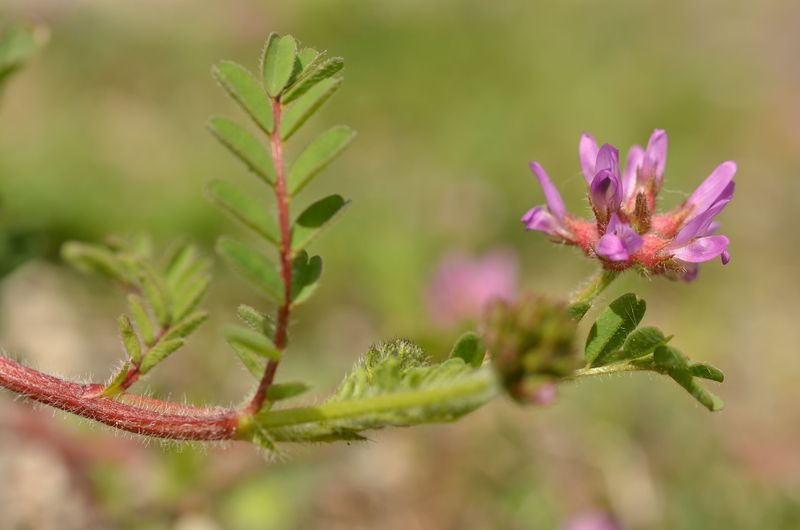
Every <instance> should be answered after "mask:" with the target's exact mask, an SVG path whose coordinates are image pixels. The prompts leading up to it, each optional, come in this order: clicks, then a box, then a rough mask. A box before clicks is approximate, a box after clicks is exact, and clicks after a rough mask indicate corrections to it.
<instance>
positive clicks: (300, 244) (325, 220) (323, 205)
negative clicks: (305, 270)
mask: <svg viewBox="0 0 800 530" xmlns="http://www.w3.org/2000/svg"><path fill="white" fill-rule="evenodd" d="M348 204H349V202H348V201H345V200H344V199H343V198H342V196H341V195H329V196H328V197H325V198H324V199H320V200H318V201H317V202H315V203H314V204H312V205H311V206H309V207H308V208H306V209H305V210H304V211H303V213H301V214H300V216H299V217H298V218H297V220H296V221H295V222H294V226H293V228H292V251H293V252H295V253H297V252H299V251H301V250H303V249H304V248H305V247H307V246H308V244H309V243H311V241H313V240H314V238H316V237H317V236H318V235H319V234H320V233H321V232H322V231H323V230H324V229H325V228H327V227H328V226H330V225H331V224H332V223H333V222H334V221H335V220H336V219H338V218H339V217H340V216H341V214H342V213H343V212H344V210H345V209H346V207H347V206H348Z"/></svg>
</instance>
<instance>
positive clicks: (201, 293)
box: [173, 272, 211, 320]
mask: <svg viewBox="0 0 800 530" xmlns="http://www.w3.org/2000/svg"><path fill="white" fill-rule="evenodd" d="M210 284H211V276H210V275H209V274H206V273H203V272H201V273H199V274H197V275H195V277H193V279H192V280H191V281H187V282H186V283H185V284H183V285H181V286H179V288H178V290H177V291H176V292H175V294H174V301H173V304H174V309H173V313H174V316H175V320H183V319H184V318H185V317H186V315H188V314H189V313H191V312H192V311H194V310H195V309H197V306H199V305H200V302H202V301H203V297H205V295H206V293H207V292H208V287H209V285H210Z"/></svg>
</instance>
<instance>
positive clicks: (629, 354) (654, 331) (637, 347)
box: [592, 327, 671, 366]
mask: <svg viewBox="0 0 800 530" xmlns="http://www.w3.org/2000/svg"><path fill="white" fill-rule="evenodd" d="M670 338H671V337H665V336H664V334H663V333H662V332H661V330H660V329H658V328H654V327H645V328H639V329H637V330H635V331H633V332H632V333H631V334H630V335H628V338H627V339H626V340H625V344H624V345H623V346H622V349H621V350H612V351H608V352H606V353H603V354H601V355H598V356H597V358H596V359H595V360H594V362H593V363H592V366H604V365H606V364H609V363H612V362H618V361H626V360H631V359H638V358H640V357H644V356H645V355H650V354H651V353H653V351H654V350H655V349H656V347H658V346H659V345H661V344H666V343H667V342H668V341H669V340H670Z"/></svg>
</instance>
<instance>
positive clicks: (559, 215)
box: [522, 129, 736, 280]
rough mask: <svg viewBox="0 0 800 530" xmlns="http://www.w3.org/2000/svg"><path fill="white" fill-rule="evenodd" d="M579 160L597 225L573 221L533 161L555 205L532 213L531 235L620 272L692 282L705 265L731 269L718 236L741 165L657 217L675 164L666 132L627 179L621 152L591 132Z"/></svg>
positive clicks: (634, 160)
mask: <svg viewBox="0 0 800 530" xmlns="http://www.w3.org/2000/svg"><path fill="white" fill-rule="evenodd" d="M578 154H579V158H580V164H581V169H582V171H583V174H584V177H585V178H586V182H587V184H588V186H589V204H590V205H591V207H592V211H593V212H594V217H595V218H594V220H591V221H590V220H586V219H579V218H576V217H574V216H573V215H571V214H570V213H569V212H568V211H567V209H566V207H565V206H564V202H563V200H562V199H561V195H560V194H559V193H558V190H557V189H556V187H555V186H554V185H553V183H552V181H551V180H550V177H549V176H548V175H547V173H546V172H545V170H544V168H542V166H541V165H539V164H538V163H537V162H533V163H531V170H532V171H533V173H534V174H535V175H536V178H537V179H538V180H539V184H540V185H541V187H542V191H544V196H545V201H546V203H547V204H546V206H537V207H535V208H532V209H531V210H529V211H528V212H526V213H525V215H524V216H523V217H522V222H523V224H524V225H525V229H526V230H538V231H542V232H545V233H546V234H548V235H550V236H551V237H553V238H554V239H555V240H557V241H559V242H562V243H566V244H568V245H575V246H578V247H580V248H581V249H582V250H583V252H584V253H585V254H586V255H587V256H590V257H596V258H598V259H599V260H600V261H601V262H602V264H603V266H604V267H605V268H607V269H612V270H625V269H628V268H631V267H639V268H643V269H645V270H647V271H648V272H650V273H652V274H667V275H671V276H677V277H681V278H683V279H686V280H691V279H694V277H696V275H697V270H698V263H702V262H705V261H709V260H712V259H715V258H717V257H719V258H720V259H721V260H722V263H723V264H727V263H728V261H730V255H729V254H728V244H729V240H728V238H727V237H725V236H722V235H716V234H715V232H716V231H717V229H718V228H719V223H717V222H716V221H715V218H716V216H717V215H719V214H720V213H721V212H722V210H723V209H724V208H725V206H727V204H728V203H729V202H730V201H731V199H732V198H733V192H734V183H733V176H734V175H735V174H736V164H735V163H734V162H724V163H722V164H720V165H719V166H718V167H717V168H716V169H715V170H714V171H713V172H712V173H711V175H709V176H708V178H706V180H705V181H703V183H702V184H701V185H700V186H699V187H698V188H697V190H696V191H695V192H694V193H692V195H691V196H689V198H688V199H686V201H684V202H683V204H681V205H680V206H679V207H677V208H675V209H674V210H672V211H670V212H668V213H666V214H658V215H656V214H655V207H656V199H657V197H658V193H659V191H660V190H661V187H662V183H663V178H664V169H665V167H666V161H667V134H666V132H664V131H663V130H661V129H656V130H655V131H653V134H652V135H651V136H650V140H649V141H648V143H647V147H646V148H642V147H640V146H638V145H634V146H633V147H631V149H630V150H629V152H628V157H627V160H626V162H625V170H624V171H623V172H622V174H620V168H619V152H618V151H617V150H616V149H615V148H614V147H613V146H611V145H608V144H606V145H603V146H602V147H598V146H597V141H596V140H595V139H594V137H593V136H592V135H590V134H588V133H585V134H583V135H582V136H581V140H580V143H579V146H578Z"/></svg>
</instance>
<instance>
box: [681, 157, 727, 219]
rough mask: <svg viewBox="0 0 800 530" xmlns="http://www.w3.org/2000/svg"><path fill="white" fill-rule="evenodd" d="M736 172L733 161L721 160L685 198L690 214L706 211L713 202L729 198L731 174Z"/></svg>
mask: <svg viewBox="0 0 800 530" xmlns="http://www.w3.org/2000/svg"><path fill="white" fill-rule="evenodd" d="M735 174H736V163H735V162H723V163H722V164H720V165H718V166H717V167H716V168H715V169H714V171H712V172H711V174H710V175H709V176H708V178H706V180H704V181H703V183H702V184H700V186H698V188H697V189H696V190H695V191H694V193H692V194H691V195H690V196H689V198H688V199H686V205H687V206H689V207H691V208H692V215H697V214H700V213H702V212H704V211H706V210H707V209H708V208H709V207H711V205H713V204H714V203H716V202H718V201H720V200H725V199H726V197H727V199H728V200H729V199H730V198H731V197H732V196H733V186H732V185H731V184H732V182H733V176H734V175H735Z"/></svg>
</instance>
